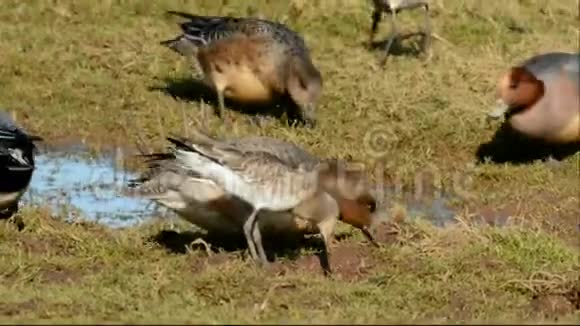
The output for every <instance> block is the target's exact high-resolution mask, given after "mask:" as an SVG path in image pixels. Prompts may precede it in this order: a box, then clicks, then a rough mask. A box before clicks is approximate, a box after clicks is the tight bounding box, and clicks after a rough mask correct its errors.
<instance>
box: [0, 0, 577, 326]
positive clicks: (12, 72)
mask: <svg viewBox="0 0 580 326" xmlns="http://www.w3.org/2000/svg"><path fill="white" fill-rule="evenodd" d="M433 2H434V6H433V7H434V9H433V14H432V17H433V20H432V24H433V26H434V30H435V33H437V35H439V36H441V37H443V38H444V39H445V40H447V42H443V41H437V40H436V41H434V45H433V50H432V56H431V57H430V58H429V59H428V60H427V61H424V60H422V59H419V58H417V57H416V56H414V55H401V56H393V57H392V58H391V59H390V61H389V62H388V63H387V68H386V69H385V70H384V71H381V70H378V69H376V67H375V66H376V62H377V59H378V54H379V53H378V52H376V51H375V52H372V51H369V50H367V49H366V48H365V47H363V46H362V42H364V41H366V40H367V37H368V28H369V25H370V5H369V3H368V2H365V1H362V0H361V1H355V0H335V1H331V0H320V1H310V0H309V1H292V3H294V4H295V5H294V7H293V8H290V7H291V5H289V4H287V3H286V2H284V1H265V0H262V1H246V0H239V1H230V3H229V4H227V5H224V6H223V7H222V6H221V5H220V2H219V1H215V0H196V1H194V0H180V1H177V0H167V1H163V2H159V1H137V0H125V1H112V0H109V1H101V2H95V1H93V2H91V1H77V2H72V1H46V0H44V1H33V2H32V1H30V2H23V1H15V0H4V1H3V2H2V10H1V11H0V22H1V23H0V35H2V37H1V38H0V48H1V49H2V51H1V55H0V85H1V87H0V106H1V107H3V108H7V109H10V110H12V111H14V112H15V116H16V118H17V121H18V122H19V123H20V124H22V125H23V126H24V127H25V128H26V129H27V130H29V131H31V132H32V133H35V134H39V135H42V136H43V137H44V138H45V139H46V140H47V142H49V143H76V142H80V141H85V142H87V143H88V144H89V145H90V146H91V147H92V148H93V149H95V150H96V151H98V150H100V149H101V148H103V147H108V146H111V145H113V144H116V145H122V146H126V147H134V146H135V144H136V143H139V142H140V141H141V140H143V141H145V142H146V143H147V146H148V147H150V148H152V149H161V148H162V147H163V146H165V145H166V144H165V141H164V137H165V136H166V135H168V134H170V133H184V134H187V128H186V126H187V125H188V124H190V123H191V124H202V123H205V124H207V125H208V126H209V127H210V129H211V130H212V131H213V132H215V133H216V134H219V135H221V136H231V137H236V136H242V135H249V134H261V135H268V136H273V137H279V138H282V139H289V140H292V141H295V142H297V143H299V144H301V145H302V146H304V147H305V148H307V149H308V150H310V151H312V152H313V153H315V154H317V155H321V156H334V157H339V158H352V159H354V160H357V161H360V162H363V163H365V164H366V166H367V167H368V168H369V169H370V170H371V171H375V172H374V173H375V175H374V176H375V177H377V178H379V177H380V178H383V179H384V180H387V181H391V182H394V181H397V180H400V182H402V183H403V184H405V185H408V186H410V187H412V184H413V178H414V177H416V176H417V175H418V173H419V172H421V171H430V173H432V174H435V176H436V177H437V178H440V179H441V183H442V184H443V185H444V187H446V188H447V189H450V188H452V185H453V179H454V177H455V178H457V177H458V178H459V180H461V185H460V186H456V187H455V188H453V189H454V190H455V192H457V193H459V192H460V190H462V191H461V192H460V193H459V194H460V195H462V196H461V197H460V201H459V203H457V206H458V208H459V209H460V212H461V213H462V214H461V215H462V216H463V217H464V218H465V219H466V220H469V216H470V214H471V213H473V212H474V211H475V212H477V211H479V210H482V209H496V210H497V209H507V210H509V211H510V212H511V214H512V215H513V217H514V220H515V221H517V222H520V223H516V224H517V225H516V226H512V227H508V228H505V229H494V228H483V227H476V226H474V225H471V224H470V223H468V224H467V225H466V226H464V227H461V226H457V227H453V228H450V229H445V230H439V229H434V228H432V227H429V226H426V225H423V224H421V223H418V222H412V223H411V224H404V226H403V229H402V231H401V233H400V234H399V235H398V236H397V241H396V242H395V244H393V245H387V246H385V248H382V249H380V250H379V249H371V248H370V247H364V246H362V245H358V239H361V237H360V236H359V235H358V234H356V233H355V232H353V231H352V230H350V229H348V228H346V227H344V226H341V228H342V229H343V230H344V232H346V233H347V234H351V233H352V234H356V235H355V236H354V237H350V238H347V239H346V240H343V241H341V242H340V243H339V244H338V246H339V248H338V249H341V250H342V251H341V250H336V252H337V255H336V257H337V258H336V259H337V260H336V261H337V265H338V266H339V267H342V268H344V270H342V271H341V270H340V269H339V270H338V273H337V276H336V279H324V278H323V277H321V276H320V273H319V270H318V269H316V268H311V267H309V266H310V265H311V263H312V261H311V260H310V258H311V257H312V251H309V250H306V249H304V250H303V252H302V255H301V258H298V260H297V261H296V264H297V266H298V268H291V267H289V266H293V265H292V263H291V262H285V263H283V264H280V265H279V266H281V267H279V268H282V269H283V270H285V272H284V273H278V274H283V275H278V274H277V273H276V271H261V270H258V269H256V268H254V267H252V265H251V264H250V263H249V262H247V261H246V260H245V259H243V258H240V257H238V255H237V254H235V253H234V254H215V257H218V258H215V259H214V258H209V259H206V258H204V255H205V253H204V252H203V251H198V250H194V251H193V252H189V253H186V254H176V253H171V252H168V251H167V250H164V249H163V248H162V247H160V246H159V245H155V244H152V243H150V242H149V241H145V240H146V239H147V238H148V237H149V236H150V235H153V234H155V233H156V232H158V231H159V230H160V229H162V228H163V227H167V226H166V225H164V224H160V225H157V224H154V225H151V226H146V227H143V228H137V229H128V230H117V231H113V230H107V229H104V228H102V227H98V226H93V225H85V224H83V225H68V224H64V223H63V222H59V221H58V220H53V219H51V218H49V217H47V213H46V212H44V211H42V210H35V209H32V208H24V209H23V211H22V213H21V215H22V218H23V219H24V220H25V221H26V223H27V228H26V229H25V230H24V231H22V232H17V231H16V230H15V229H14V228H13V227H12V226H11V225H10V224H6V225H5V224H4V223H3V224H1V225H0V238H1V241H0V278H1V279H2V281H1V282H0V298H1V299H0V320H1V321H2V322H5V323H10V322H18V323H26V322H41V321H44V322H46V321H50V322H68V323H70V322H77V323H82V322H85V323H87V322H95V323H96V322H156V321H159V322H163V323H171V322H174V323H185V322H198V323H203V322H205V323H236V322H239V323H241V322H245V323H252V322H262V323H266V322H299V323H333V322H336V323H350V322H357V323H381V322H399V321H401V322H423V323H460V322H469V323H476V322H517V321H525V322H529V323H534V322H548V321H554V320H556V319H557V320H558V321H560V322H568V323H571V322H574V321H577V320H578V317H579V315H578V310H577V309H578V306H576V307H574V304H576V305H577V304H578V302H577V299H574V298H573V296H574V295H576V296H577V295H578V291H579V288H580V285H579V284H578V279H579V272H580V269H579V267H580V266H579V262H578V252H577V246H578V231H577V224H578V218H577V217H578V216H580V207H579V199H578V193H579V192H580V188H579V187H580V183H579V182H578V181H579V180H578V174H579V172H578V170H579V159H580V155H578V154H576V155H575V156H572V157H569V158H568V159H566V160H565V161H564V162H563V165H561V166H560V167H552V166H549V165H547V164H544V163H540V162H538V163H533V164H528V165H503V164H496V165H493V164H483V165H478V166H475V167H474V166H473V165H472V164H471V163H472V161H473V159H474V153H475V151H476V149H477V147H478V145H479V144H480V143H482V142H486V141H488V140H490V139H491V137H492V136H493V134H494V132H495V130H496V129H497V128H498V126H499V125H498V124H497V123H486V122H485V119H484V117H485V112H487V111H488V110H489V108H490V107H491V106H492V104H493V102H494V99H493V95H494V87H495V81H496V79H497V78H498V76H499V74H500V73H501V72H502V71H503V69H505V68H506V67H508V66H509V65H511V64H514V63H516V62H517V61H520V60H522V59H525V58H527V57H528V56H530V55H533V54H536V53H540V52H545V51H558V50H561V51H577V45H578V44H577V40H578V36H579V29H578V9H577V1H573V0H560V1H551V2H546V1H539V0H527V1H524V0H520V1H489V3H488V2H484V1H479V0H463V1H462V0H448V1H444V2H443V1H433ZM300 3H302V6H301V5H300ZM170 9H171V10H183V11H189V12H196V13H200V14H212V15H215V14H234V15H245V14H247V13H248V12H252V11H253V12H256V13H258V14H262V15H263V16H264V17H267V18H270V19H275V20H279V21H283V22H285V23H287V24H289V25H290V26H291V27H292V28H294V29H295V30H297V31H299V32H300V33H302V34H303V35H304V37H305V40H306V42H307V44H308V45H309V47H310V48H311V50H312V56H313V60H314V62H315V64H316V65H317V66H318V67H319V68H320V70H321V72H322V75H323V78H324V90H323V96H322V98H321V101H320V105H319V107H318V117H319V120H320V123H319V124H318V126H317V128H315V129H312V130H308V129H303V128H294V129H292V128H287V127H285V126H283V125H282V124H281V123H280V122H278V121H274V120H273V121H270V122H269V123H268V124H267V125H266V126H265V127H264V128H263V129H257V128H256V127H254V126H252V125H251V123H250V122H249V120H248V118H247V116H246V115H244V114H241V113H238V112H236V111H234V110H228V111H227V112H226V114H227V115H228V116H229V117H231V118H232V119H233V120H234V121H235V124H234V127H233V128H228V127H226V126H224V124H223V123H222V122H221V121H220V120H219V119H217V118H215V117H212V116H211V115H210V116H208V117H206V118H205V120H204V118H203V115H202V113H201V111H200V109H202V107H203V106H202V105H201V104H200V102H198V101H184V100H181V99H176V98H173V97H172V96H169V95H168V94H166V93H164V92H161V91H157V90H153V89H152V88H156V87H157V88H163V87H167V86H168V85H167V81H168V80H180V79H183V78H190V77H192V72H191V69H190V68H189V63H188V62H187V61H186V60H184V59H182V58H180V57H178V56H177V55H176V54H174V53H173V52H171V51H169V50H167V49H165V48H163V47H162V46H160V45H159V44H158V43H159V41H161V40H165V39H168V38H172V37H174V36H175V35H176V34H177V33H178V32H179V29H178V26H177V25H176V20H174V19H170V18H168V17H165V16H164V11H165V10H170ZM297 13H300V14H299V15H298V14H297ZM421 14H422V13H421V12H419V11H418V12H406V13H403V14H401V15H400V17H399V22H400V24H401V25H400V27H401V28H403V29H407V28H414V27H417V26H419V24H420V22H421ZM388 25H389V24H388V21H384V22H383V23H382V24H381V29H380V30H381V32H380V35H379V36H382V37H384V36H386V35H387V32H388ZM409 46H412V44H410V45H409ZM194 74H196V72H194ZM206 109H207V108H206ZM342 126H344V127H342ZM379 133H380V134H388V135H391V137H390V138H389V139H390V141H389V142H388V143H386V144H382V145H378V146H379V148H374V149H373V148H372V146H370V145H369V143H371V142H369V141H367V140H369V139H371V140H372V137H373V135H375V136H376V135H377V134H379ZM378 152H380V153H379V154H382V155H374V154H376V153H378ZM341 246H342V247H341ZM353 250H354V251H356V253H355V254H352V251H353ZM349 252H350V253H351V255H350V256H349V255H347V254H348V253H349ZM343 255H344V257H345V258H344V260H341V259H340V258H341V257H343ZM351 256H352V257H351ZM220 257H221V258H220ZM224 257H225V258H224ZM309 257H310V258H309ZM348 257H350V258H353V257H354V258H356V259H355V262H354V263H352V262H351V261H350V260H348V259H347V258H348ZM361 257H363V258H365V260H366V263H365V264H370V265H372V266H371V267H368V268H367V271H366V272H364V273H362V274H361V273H358V272H357V273H354V272H352V270H351V269H354V270H357V268H358V267H359V266H358V265H359V264H362V262H361V261H360V259H359V258H361ZM222 258H224V259H222ZM354 258H353V259H354ZM351 263H352V264H355V266H354V267H353V266H351V265H352V264H351ZM206 265H207V267H205V266H206ZM363 265H364V264H363ZM310 270H312V272H309V271H310ZM359 274H360V275H359ZM355 275H356V277H355ZM276 284H286V285H288V286H286V287H284V286H281V287H278V288H275V285H276ZM268 291H270V292H271V295H270V296H269V297H268V296H267V295H266V294H267V293H268ZM265 297H268V300H264V299H265ZM576 298H577V297H576ZM574 300H576V301H574ZM264 301H266V304H265V305H264V307H263V309H262V308H261V307H260V306H261V305H262V304H263V302H264ZM554 302H556V303H557V304H553V303H554ZM554 307H555V308H558V309H555V308H554ZM552 308H554V309H552ZM574 311H575V312H574Z"/></svg>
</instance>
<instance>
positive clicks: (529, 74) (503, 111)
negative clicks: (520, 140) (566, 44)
mask: <svg viewBox="0 0 580 326" xmlns="http://www.w3.org/2000/svg"><path fill="white" fill-rule="evenodd" d="M579 65H580V55H579V54H577V53H564V52H552V53H546V54H542V55H538V56H534V57H532V58H530V59H528V60H526V61H524V62H522V63H520V64H519V65H517V66H514V67H512V68H510V69H509V70H508V71H507V72H506V73H504V74H503V75H502V76H501V77H500V79H499V81H498V83H497V88H496V98H497V102H496V107H495V109H494V110H492V111H490V112H488V117H489V118H491V119H499V118H501V117H505V118H506V120H507V123H508V124H509V125H510V126H511V127H512V128H513V129H514V130H516V131H517V132H519V133H520V134H522V135H524V136H526V137H529V138H530V139H534V140H540V141H543V142H545V143H548V144H552V145H556V146H558V145H570V144H580V84H579V82H578V80H579V73H580V71H579Z"/></svg>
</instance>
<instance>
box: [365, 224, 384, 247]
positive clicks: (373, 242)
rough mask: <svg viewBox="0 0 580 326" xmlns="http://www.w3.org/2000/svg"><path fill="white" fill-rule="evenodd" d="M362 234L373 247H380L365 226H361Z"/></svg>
mask: <svg viewBox="0 0 580 326" xmlns="http://www.w3.org/2000/svg"><path fill="white" fill-rule="evenodd" d="M361 231H362V233H363V234H364V235H365V237H367V239H368V240H369V241H370V243H372V245H373V246H375V247H380V246H379V243H378V242H377V241H376V240H375V238H374V237H373V235H372V234H371V232H370V231H369V228H368V227H366V226H363V227H362V228H361Z"/></svg>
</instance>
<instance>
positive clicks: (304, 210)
mask: <svg viewBox="0 0 580 326" xmlns="http://www.w3.org/2000/svg"><path fill="white" fill-rule="evenodd" d="M194 134H195V135H194V137H193V139H186V138H180V139H179V140H177V139H176V140H174V142H175V143H177V144H176V149H174V153H175V151H179V150H185V151H187V150H188V148H187V147H188V146H196V145H197V146H198V147H199V146H201V147H203V148H204V151H205V152H206V155H209V156H212V157H214V156H215V157H214V158H216V162H219V164H228V162H231V161H230V160H231V159H223V156H224V155H225V156H229V155H232V156H240V157H246V158H248V157H251V156H257V157H259V158H260V159H263V160H265V161H264V162H261V163H257V161H254V160H252V159H250V160H249V162H251V163H249V165H247V166H246V168H251V166H253V168H254V169H255V173H253V174H252V175H253V176H255V177H256V178H254V177H252V178H250V179H249V180H251V181H253V182H266V183H267V182H270V181H272V180H273V179H272V177H271V176H270V177H263V175H268V171H267V170H268V168H267V167H268V161H269V162H270V163H271V164H282V165H285V166H286V169H289V170H292V169H295V170H300V169H303V170H305V171H311V170H312V171H314V170H315V169H317V168H318V167H319V166H320V165H321V164H323V162H325V160H321V159H319V158H318V157H316V156H314V155H312V154H310V153H308V152H307V151H305V150H303V149H302V148H300V147H299V146H297V145H295V144H292V143H289V142H284V141H282V140H278V139H275V138H268V137H246V138H241V139H232V140H223V139H217V138H210V137H207V136H206V135H204V134H202V133H194ZM180 146H181V147H182V148H181V149H179V147H180ZM189 150H193V149H191V148H190V149H189ZM224 152H227V153H228V154H223V153H224ZM174 153H162V154H153V155H150V156H149V159H150V160H151V161H150V169H149V171H147V172H146V173H144V177H143V178H141V179H140V180H137V182H136V183H135V185H134V186H136V187H137V188H139V189H141V190H140V191H141V192H142V193H143V194H146V195H148V197H149V198H152V199H153V200H156V201H157V202H161V203H162V204H163V205H165V206H167V207H170V208H172V209H174V210H175V211H176V212H177V213H178V214H179V215H180V216H182V217H183V218H185V219H186V220H188V221H190V222H192V223H194V224H196V225H198V226H201V227H202V228H205V229H207V230H210V231H213V232H217V233H221V234H239V233H240V232H241V231H242V225H243V224H244V221H245V216H247V215H249V214H250V213H251V212H252V207H251V205H250V204H249V203H248V202H247V201H245V200H243V199H241V198H240V197H239V196H236V195H235V194H233V193H231V192H228V191H227V190H226V189H224V187H227V185H226V186H224V185H218V183H216V182H213V181H211V178H208V177H207V176H203V174H202V173H198V172H197V171H195V170H196V166H193V165H188V164H185V166H184V165H182V164H181V163H177V162H179V161H180V159H179V158H178V157H176V156H175V155H174ZM217 153H220V154H217ZM254 164H258V165H257V166H256V165H254ZM243 165H244V163H242V164H240V165H239V167H240V168H241V169H242V170H243V168H242V166H243ZM335 167H336V166H335ZM242 170H240V171H242ZM332 173H335V172H331V173H330V174H326V175H325V177H326V178H330V179H333V178H347V180H345V181H342V182H334V183H332V185H331V186H330V187H331V188H333V187H334V191H330V192H326V191H321V190H320V188H319V187H318V185H317V190H316V193H314V194H311V195H309V196H307V197H305V199H303V200H302V201H301V202H300V203H298V204H296V205H295V206H294V207H290V208H289V209H286V210H283V211H272V210H262V211H260V212H259V214H258V215H259V220H260V224H259V229H260V230H261V232H262V231H264V232H265V233H267V234H269V235H272V234H291V233H320V234H321V235H322V237H323V239H324V242H325V244H326V247H327V248H328V241H329V239H330V236H331V234H332V233H333V232H334V225H335V223H336V222H337V219H338V217H339V215H342V213H343V212H344V214H345V215H344V216H343V221H344V222H346V223H348V224H351V225H353V226H355V227H357V228H360V229H361V230H362V231H363V232H364V233H365V235H366V236H367V237H369V239H370V240H372V236H371V235H370V233H369V232H368V230H367V227H369V226H370V225H371V222H370V221H372V220H367V219H368V218H370V214H372V213H373V212H374V207H375V206H374V205H375V203H374V199H373V197H370V196H369V194H368V192H367V191H366V190H365V188H357V187H356V186H351V185H353V184H356V183H357V181H356V180H358V179H356V178H358V176H354V175H348V174H338V173H335V174H334V175H332ZM353 178H354V179H353ZM337 196H338V197H337ZM341 196H343V197H344V198H342V199H341ZM368 200H371V201H372V202H368ZM371 204H372V205H373V207H372V208H371V211H368V212H367V211H366V210H368V208H367V205H371ZM353 214H354V215H353ZM359 214H360V215H359ZM249 246H250V244H249ZM250 248H251V247H250ZM250 250H251V249H250Z"/></svg>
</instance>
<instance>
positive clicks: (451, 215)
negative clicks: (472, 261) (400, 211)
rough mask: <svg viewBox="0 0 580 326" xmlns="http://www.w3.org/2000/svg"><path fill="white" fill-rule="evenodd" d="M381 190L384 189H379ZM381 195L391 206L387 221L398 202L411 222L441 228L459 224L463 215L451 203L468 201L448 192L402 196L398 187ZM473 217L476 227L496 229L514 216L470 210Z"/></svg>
mask: <svg viewBox="0 0 580 326" xmlns="http://www.w3.org/2000/svg"><path fill="white" fill-rule="evenodd" d="M379 190H380V189H379ZM377 193H378V194H379V196H382V198H384V199H383V200H384V203H386V204H387V211H388V212H389V213H388V214H387V218H390V217H391V216H390V215H391V214H390V213H391V210H392V209H393V206H394V204H395V203H398V204H400V205H402V206H403V207H404V208H405V211H406V214H407V217H409V218H411V219H417V218H420V219H424V220H427V221H429V222H430V223H432V224H433V225H435V226H437V227H446V226H449V225H452V224H455V223H457V222H458V220H457V219H456V216H457V215H458V214H459V212H458V208H456V207H454V205H452V204H451V203H453V202H456V203H462V202H463V204H462V205H460V206H463V205H464V204H465V202H464V201H463V200H462V199H461V198H460V197H458V196H456V195H454V194H452V193H447V192H445V191H439V192H433V193H427V194H422V195H416V194H413V193H412V192H410V193H409V192H407V193H401V191H396V190H395V187H393V186H389V185H386V186H384V189H382V193H379V192H377ZM470 211H471V213H472V214H473V218H472V219H471V222H473V223H475V224H488V225H494V226H504V225H506V224H507V223H508V222H509V218H510V217H511V215H510V214H509V212H505V211H504V210H489V209H483V208H479V209H474V210H470Z"/></svg>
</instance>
